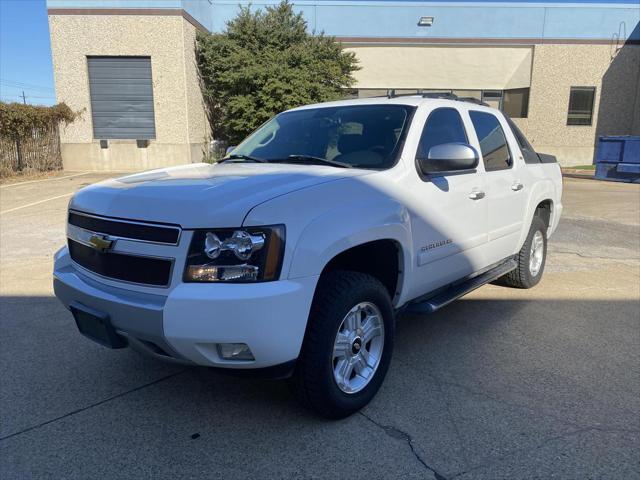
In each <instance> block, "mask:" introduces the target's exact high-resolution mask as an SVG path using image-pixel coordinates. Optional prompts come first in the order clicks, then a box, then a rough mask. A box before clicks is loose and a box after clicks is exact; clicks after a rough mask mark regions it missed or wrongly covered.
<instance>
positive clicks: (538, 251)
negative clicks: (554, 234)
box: [529, 230, 544, 277]
mask: <svg viewBox="0 0 640 480" xmlns="http://www.w3.org/2000/svg"><path fill="white" fill-rule="evenodd" d="M543 259H544V239H543V237H542V232H541V231H540V230H538V231H536V233H534V234H533V238H532V239H531V251H530V252H529V272H530V273H531V276H532V277H535V276H537V275H538V273H540V267H542V260H543Z"/></svg>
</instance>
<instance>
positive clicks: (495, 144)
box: [469, 111, 511, 171]
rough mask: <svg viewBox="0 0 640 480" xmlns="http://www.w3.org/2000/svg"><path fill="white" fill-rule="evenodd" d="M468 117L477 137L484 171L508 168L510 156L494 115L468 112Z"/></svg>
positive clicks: (502, 131) (505, 140) (505, 139)
mask: <svg viewBox="0 0 640 480" xmlns="http://www.w3.org/2000/svg"><path fill="white" fill-rule="evenodd" d="M469 116H470V117H471V122H472V123H473V127H474V128H475V129H476V134H477V135H478V141H479V142H480V151H481V152H482V160H483V161H484V168H485V170H487V171H492V170H503V169H505V168H510V167H511V155H510V154H509V147H508V146H507V138H506V137H505V135H504V130H502V127H501V126H500V122H499V121H498V119H497V118H496V117H495V115H492V114H490V113H485V112H478V111H470V112H469Z"/></svg>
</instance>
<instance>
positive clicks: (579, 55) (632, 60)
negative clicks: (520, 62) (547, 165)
mask: <svg viewBox="0 0 640 480" xmlns="http://www.w3.org/2000/svg"><path fill="white" fill-rule="evenodd" d="M639 76H640V46H639V45H627V46H625V47H623V48H622V49H620V50H618V51H617V53H616V49H615V47H612V46H611V45H597V44H596V45H594V44H591V45H590V44H582V45H561V44H549V45H547V44H543V45H536V46H535V49H534V54H533V68H532V74H531V91H530V99H529V115H528V118H520V119H514V120H515V121H516V123H517V124H518V125H519V126H520V128H521V129H522V130H523V132H524V134H525V135H526V136H527V137H528V138H529V141H531V143H532V144H533V145H534V147H535V148H536V150H538V151H540V152H543V153H550V154H553V155H556V156H557V157H558V159H559V160H560V162H561V163H562V164H563V165H565V166H570V165H579V164H590V163H591V162H592V160H593V155H594V147H595V143H596V141H597V135H631V134H632V126H633V116H634V112H635V108H634V105H635V104H636V103H637V102H640V100H638V99H637V95H638V87H637V84H638V81H639V80H638V77H639ZM572 86H574V87H596V98H595V106H594V112H593V115H594V117H593V122H592V124H591V126H582V125H580V126H578V125H575V126H570V125H567V113H568V108H569V92H570V89H571V87H572ZM638 105H640V103H638Z"/></svg>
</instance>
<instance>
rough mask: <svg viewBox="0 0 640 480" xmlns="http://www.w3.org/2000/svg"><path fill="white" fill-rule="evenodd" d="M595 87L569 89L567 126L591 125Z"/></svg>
mask: <svg viewBox="0 0 640 480" xmlns="http://www.w3.org/2000/svg"><path fill="white" fill-rule="evenodd" d="M595 97H596V87H571V92H570V94H569V115H568V116H567V125H591V121H592V120H593V102H594V100H595Z"/></svg>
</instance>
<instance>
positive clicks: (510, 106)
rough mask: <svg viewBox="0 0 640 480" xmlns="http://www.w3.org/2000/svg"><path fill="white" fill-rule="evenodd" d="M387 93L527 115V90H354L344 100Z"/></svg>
mask: <svg viewBox="0 0 640 480" xmlns="http://www.w3.org/2000/svg"><path fill="white" fill-rule="evenodd" d="M389 92H394V93H395V94H396V95H422V94H427V95H435V94H443V95H446V94H453V95H455V96H457V97H460V98H475V99H476V100H481V101H483V102H485V103H486V104H488V105H489V106H490V107H494V108H497V109H499V110H502V111H503V112H504V113H506V114H507V115H508V116H510V117H511V118H527V115H528V114H529V89H528V88H514V89H511V90H444V89H429V88H420V89H406V88H389V89H387V90H382V89H370V88H364V89H363V88H360V89H355V90H345V98H356V97H357V98H368V97H384V96H386V95H387V94H388V93H389Z"/></svg>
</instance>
